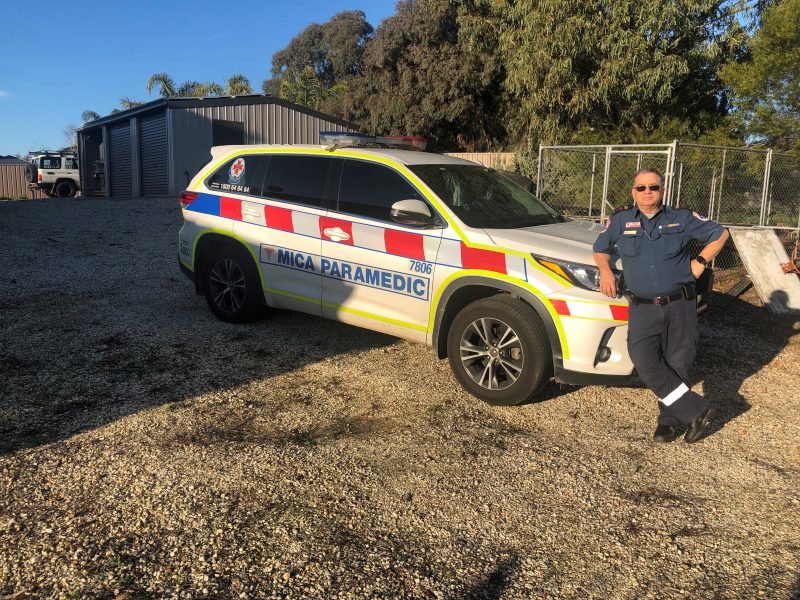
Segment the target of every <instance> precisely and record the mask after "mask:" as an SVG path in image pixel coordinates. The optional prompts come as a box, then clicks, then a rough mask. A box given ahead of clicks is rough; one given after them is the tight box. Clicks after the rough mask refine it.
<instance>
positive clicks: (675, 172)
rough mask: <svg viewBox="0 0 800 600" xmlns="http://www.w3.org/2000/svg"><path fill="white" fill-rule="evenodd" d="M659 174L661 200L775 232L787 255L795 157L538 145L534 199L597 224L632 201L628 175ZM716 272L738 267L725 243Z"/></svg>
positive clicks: (795, 207) (798, 188) (688, 148)
mask: <svg viewBox="0 0 800 600" xmlns="http://www.w3.org/2000/svg"><path fill="white" fill-rule="evenodd" d="M641 168H655V169H658V170H659V171H660V172H661V173H663V174H664V181H665V185H666V196H665V202H666V203H667V204H669V205H671V206H684V207H687V208H690V209H692V210H694V211H697V212H698V213H701V214H704V215H708V216H710V217H711V218H713V219H714V220H715V221H718V222H719V223H722V224H723V225H726V226H731V225H737V226H751V227H753V226H756V227H757V226H760V227H771V228H773V229H775V232H776V234H777V235H778V237H779V238H780V240H781V242H783V245H784V247H785V248H786V249H787V252H789V253H790V252H791V250H792V248H794V245H795V243H796V242H797V240H798V235H800V160H798V159H797V158H795V157H793V156H790V155H786V154H778V153H774V152H773V151H772V150H756V149H750V148H726V147H721V146H706V145H698V144H679V143H678V142H673V143H672V144H650V145H615V146H542V147H540V149H539V162H538V177H537V190H538V194H539V197H540V198H541V199H542V200H543V201H545V202H547V203H548V204H550V205H551V206H553V207H554V208H556V209H558V210H559V211H561V212H562V213H563V214H565V215H568V216H570V217H573V218H577V219H591V220H596V221H599V220H602V219H604V218H605V217H606V216H607V215H609V214H611V213H612V212H613V211H614V210H615V209H616V208H619V207H621V206H629V205H630V204H631V203H632V198H631V192H630V190H631V184H632V177H633V174H634V173H635V172H636V171H637V170H639V169H641ZM715 267H716V268H717V269H719V270H726V269H727V270H734V271H735V270H742V262H741V260H740V259H739V256H738V254H737V252H736V249H735V247H734V245H733V242H728V244H726V247H725V248H724V249H723V251H722V252H721V253H720V254H719V255H718V256H717V258H716V259H715Z"/></svg>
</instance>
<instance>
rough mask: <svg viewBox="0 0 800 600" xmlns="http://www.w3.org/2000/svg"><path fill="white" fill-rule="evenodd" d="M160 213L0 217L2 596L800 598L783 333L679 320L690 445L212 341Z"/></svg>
mask: <svg viewBox="0 0 800 600" xmlns="http://www.w3.org/2000/svg"><path fill="white" fill-rule="evenodd" d="M180 221H181V218H180V210H179V207H178V203H177V201H176V199H174V198H152V199H144V200H143V199H130V198H127V199H125V198H115V199H103V198H75V199H51V200H42V201H27V202H0V223H2V224H3V229H2V234H0V265H2V268H1V269H0V598H4V599H10V598H14V599H27V598H118V599H123V598H125V599H129V598H130V599H135V598H152V597H157V598H326V599H327V598H343V599H344V598H442V599H445V598H446V599H454V598H506V599H510V598H520V599H522V598H525V599H527V598H577V597H579V598H630V599H633V598H637V599H639V598H685V597H698V598H711V597H715V598H716V597H719V598H752V597H767V598H798V593H799V592H798V586H799V585H800V527H798V524H799V523H798V521H799V520H800V519H799V518H798V506H800V461H799V460H798V459H799V458H800V451H799V450H800V447H798V435H797V432H798V431H800V341H799V340H800V336H798V324H797V321H796V320H793V319H791V318H777V317H773V316H771V315H770V314H769V313H767V311H765V310H764V309H763V308H762V307H761V305H760V302H759V301H758V299H757V297H756V296H755V294H754V293H753V292H752V291H750V292H748V294H746V295H745V296H744V297H743V298H742V299H740V300H737V301H735V302H734V303H733V304H732V305H731V306H730V307H729V308H728V309H726V310H725V311H722V310H715V311H711V312H709V313H708V314H706V315H705V316H704V317H703V318H702V319H701V322H702V325H701V350H700V356H699V357H698V361H697V382H698V383H697V386H696V389H698V390H699V391H702V392H704V393H705V394H706V395H707V396H708V397H709V398H710V399H711V400H712V401H713V402H714V403H715V405H716V407H717V409H718V413H719V414H718V416H717V417H715V419H714V421H713V422H712V425H711V428H710V435H709V436H708V437H706V438H705V439H703V440H702V441H701V442H699V443H697V444H694V445H686V444H684V443H683V441H682V440H678V441H676V442H674V443H672V444H665V445H657V444H654V443H653V442H652V441H651V439H650V436H651V434H652V430H653V428H654V426H655V418H656V415H657V405H656V400H655V398H654V397H653V396H652V394H650V393H649V392H648V391H647V390H643V389H631V388H602V387H583V388H575V387H562V386H558V385H556V384H551V385H550V386H549V387H548V388H547V389H546V390H545V392H544V394H543V396H542V397H541V399H540V400H539V401H537V402H535V403H533V404H529V405H527V406H523V407H517V408H499V407H491V406H488V405H485V404H482V403H480V402H479V401H477V400H476V399H475V398H473V397H471V396H469V395H468V394H466V393H465V392H464V391H463V390H462V389H461V388H460V387H459V386H458V385H457V383H456V382H455V380H454V378H453V377H452V375H451V374H450V371H449V368H448V366H447V363H446V361H439V360H437V359H436V357H435V353H434V352H433V350H431V349H429V348H425V347H423V346H421V345H414V344H410V343H407V342H405V341H402V340H398V339H396V338H391V337H387V336H384V335H381V334H378V333H374V332H370V331H365V330H362V329H357V328H354V327H349V326H346V325H341V324H337V323H331V322H325V321H322V320H320V319H318V318H315V317H311V316H307V315H300V314H294V313H289V312H282V311H270V312H269V313H268V314H267V315H265V318H264V319H263V320H260V321H258V322H256V323H252V324H248V325H242V326H236V325H231V324H227V323H223V322H221V321H218V320H217V319H216V318H215V317H214V316H213V315H212V314H211V312H210V311H209V310H208V308H207V306H206V304H205V301H204V299H203V298H202V297H199V296H196V295H195V294H194V290H193V287H192V285H191V283H190V282H189V281H188V280H187V279H186V278H185V277H184V276H183V275H182V273H181V272H180V270H179V268H178V265H177V249H176V237H177V231H178V228H179V226H180Z"/></svg>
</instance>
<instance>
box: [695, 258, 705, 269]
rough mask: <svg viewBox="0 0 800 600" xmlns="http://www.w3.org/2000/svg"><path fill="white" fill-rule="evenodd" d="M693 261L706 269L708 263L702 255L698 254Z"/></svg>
mask: <svg viewBox="0 0 800 600" xmlns="http://www.w3.org/2000/svg"><path fill="white" fill-rule="evenodd" d="M695 260H696V261H697V262H699V263H700V264H701V265H703V266H704V267H705V268H706V269H708V261H707V260H706V257H705V256H703V255H702V254H698V255H697V258H695Z"/></svg>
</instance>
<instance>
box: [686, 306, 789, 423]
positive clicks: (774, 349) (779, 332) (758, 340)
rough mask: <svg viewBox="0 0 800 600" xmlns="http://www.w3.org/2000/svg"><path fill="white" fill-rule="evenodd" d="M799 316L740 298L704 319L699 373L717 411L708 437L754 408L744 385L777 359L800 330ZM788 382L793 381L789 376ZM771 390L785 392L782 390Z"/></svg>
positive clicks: (714, 310)
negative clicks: (778, 311) (799, 325)
mask: <svg viewBox="0 0 800 600" xmlns="http://www.w3.org/2000/svg"><path fill="white" fill-rule="evenodd" d="M798 322H800V317H799V316H798V315H780V316H778V315H773V314H771V313H770V312H769V311H768V310H767V309H766V308H764V307H760V306H755V305H753V304H750V303H749V302H745V301H743V300H739V299H737V300H734V301H733V302H732V303H731V304H729V305H728V306H727V307H725V308H712V310H711V311H709V313H708V315H707V318H701V323H702V324H701V331H702V338H701V341H700V344H699V352H698V360H697V363H696V368H697V372H698V373H697V374H698V377H699V379H700V380H702V381H703V382H704V383H703V390H704V394H705V396H706V397H707V398H708V399H709V400H711V402H712V404H713V405H714V407H715V408H716V410H717V414H716V416H715V417H714V418H713V420H712V421H711V424H710V425H709V428H708V429H707V430H706V433H705V436H704V437H708V436H710V435H713V434H715V433H717V432H718V431H720V430H721V429H723V428H724V427H725V425H727V424H728V423H729V422H731V421H733V420H734V419H736V418H737V417H739V416H740V415H742V414H744V413H745V412H747V411H748V410H750V406H751V405H750V402H749V401H748V400H747V398H746V397H745V396H743V395H742V394H741V392H740V390H741V387H742V384H743V383H744V382H745V380H747V379H748V378H749V377H751V376H752V375H754V374H756V373H758V372H759V371H761V370H762V369H763V368H764V367H765V366H766V365H768V364H769V363H771V362H772V361H773V360H774V359H775V358H776V357H777V356H778V354H780V352H781V351H782V350H783V349H784V348H785V347H786V346H787V345H788V344H789V343H791V342H792V338H794V337H796V336H798V334H800V328H798ZM787 385H789V382H788V380H787ZM768 393H771V394H780V393H781V390H780V389H776V390H769V391H768Z"/></svg>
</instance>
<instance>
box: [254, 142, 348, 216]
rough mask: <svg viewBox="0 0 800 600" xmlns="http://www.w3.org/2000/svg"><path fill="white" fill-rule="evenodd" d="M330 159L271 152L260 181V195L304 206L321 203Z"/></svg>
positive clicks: (319, 204) (320, 204)
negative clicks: (261, 184)
mask: <svg viewBox="0 0 800 600" xmlns="http://www.w3.org/2000/svg"><path fill="white" fill-rule="evenodd" d="M331 162H332V161H331V159H330V158H327V157H325V156H293V155H281V154H273V155H272V157H271V158H270V162H269V168H268V169H267V178H266V180H265V181H264V192H263V196H265V197H266V198H274V199H276V200H285V201H287V202H295V203H298V204H305V205H307V206H322V198H323V196H324V192H325V180H326V178H327V176H328V168H329V167H330V165H331Z"/></svg>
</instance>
